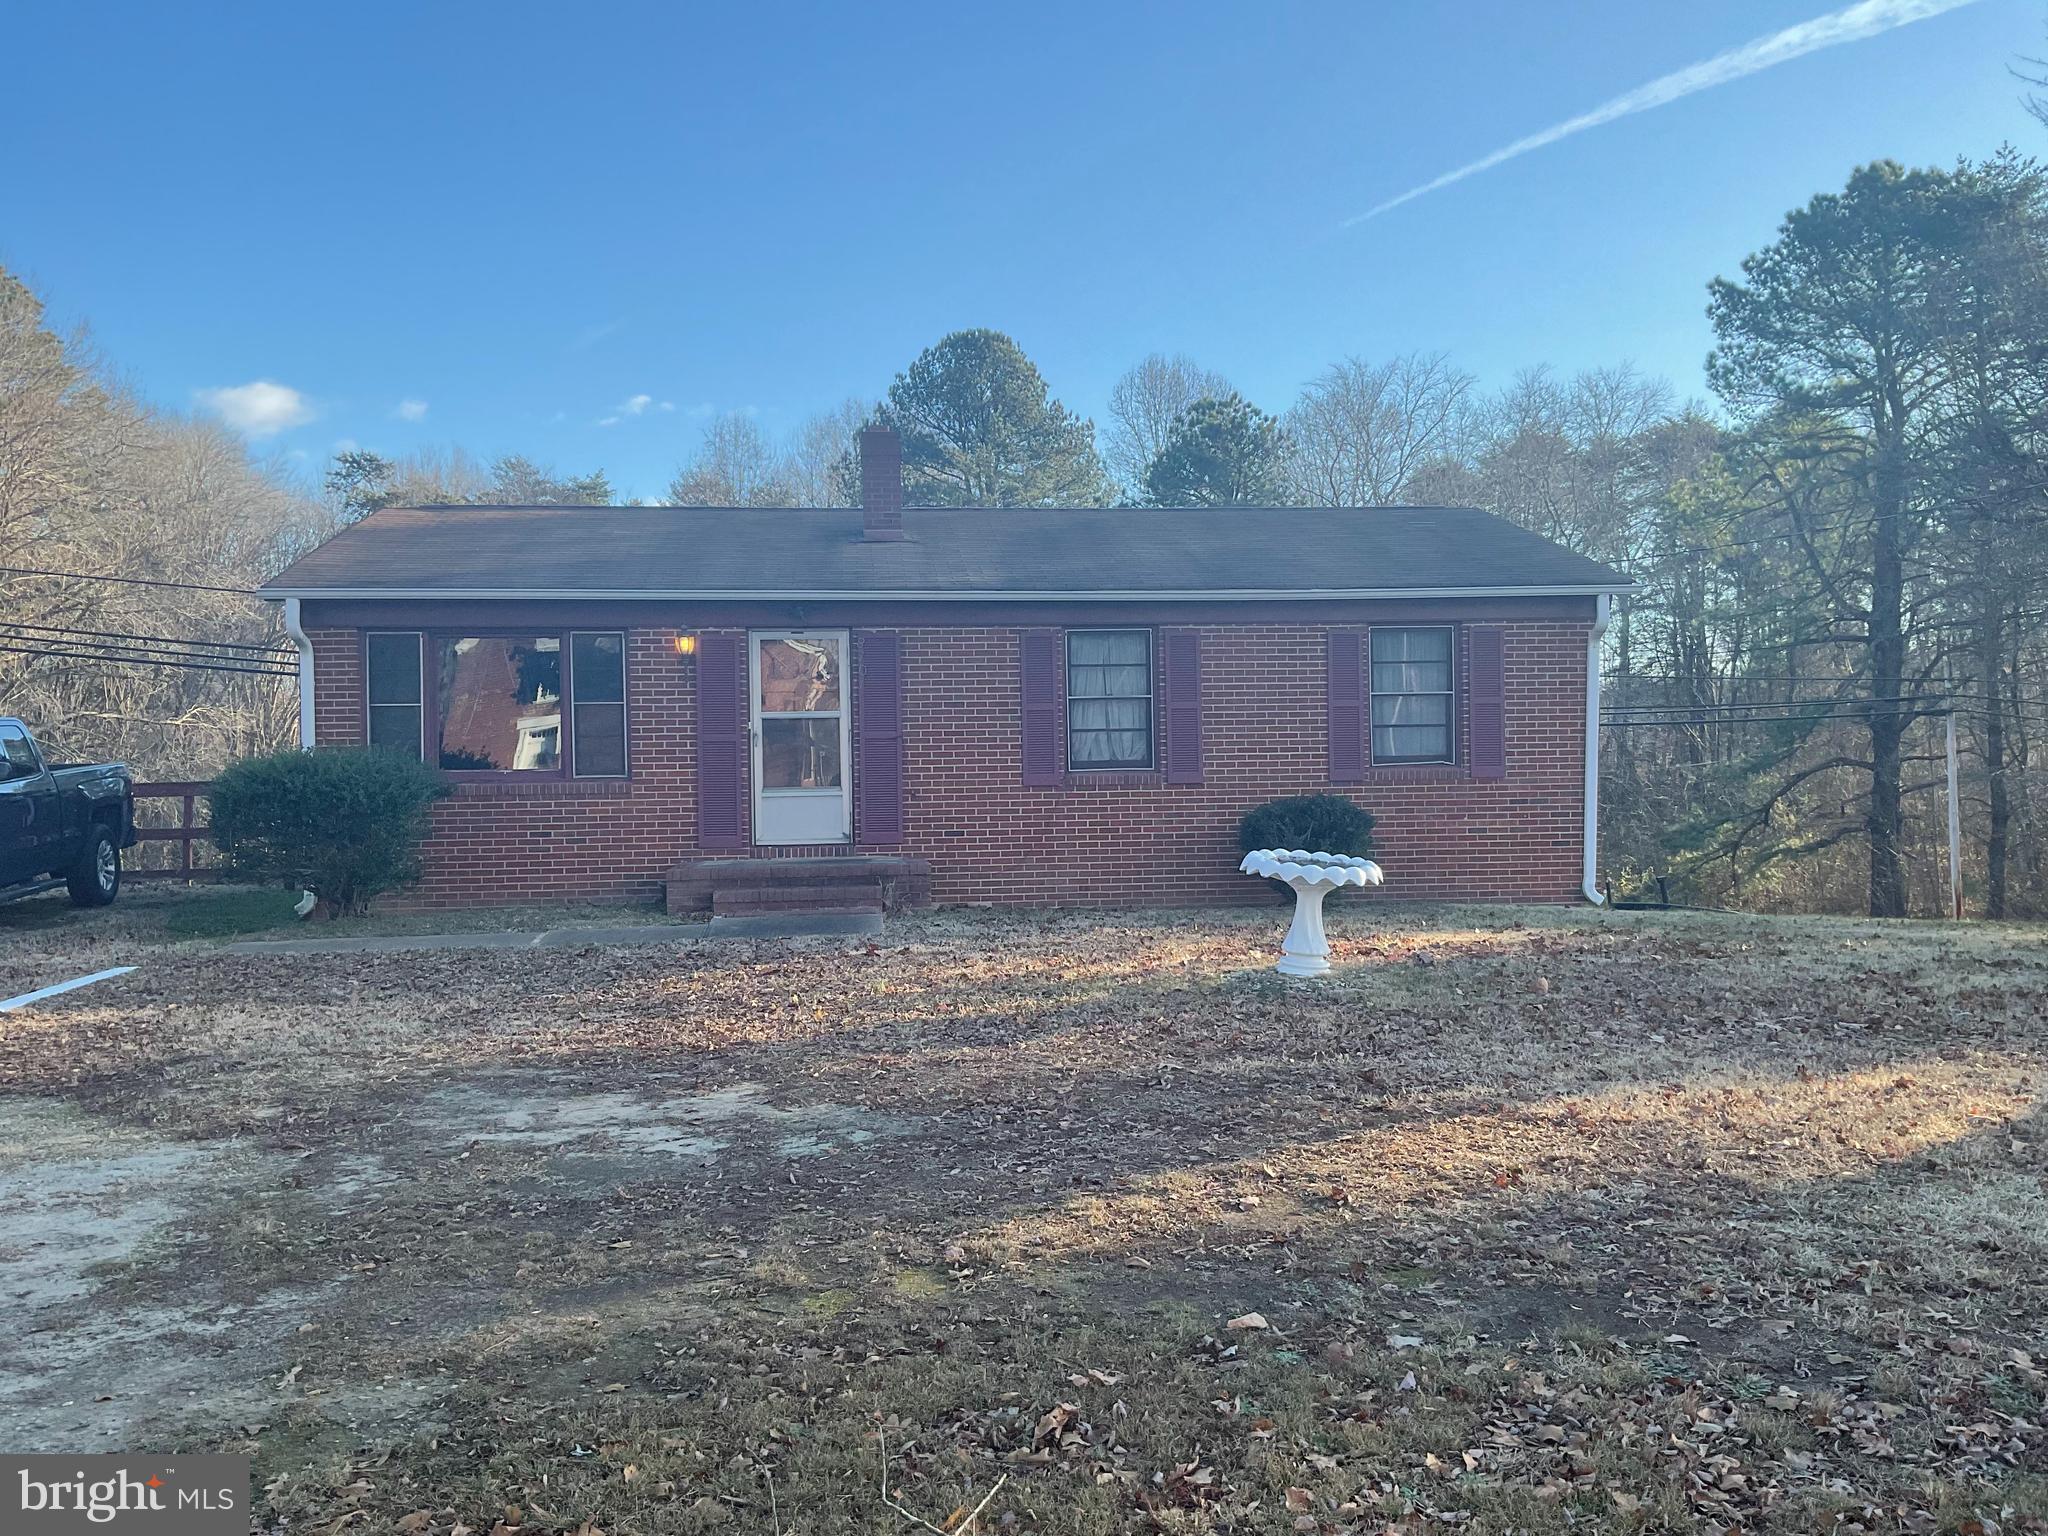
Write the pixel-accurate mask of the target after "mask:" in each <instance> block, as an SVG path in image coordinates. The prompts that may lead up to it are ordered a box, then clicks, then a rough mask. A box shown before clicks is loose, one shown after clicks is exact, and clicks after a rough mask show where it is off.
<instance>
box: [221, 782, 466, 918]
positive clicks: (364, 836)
mask: <svg viewBox="0 0 2048 1536" xmlns="http://www.w3.org/2000/svg"><path fill="white" fill-rule="evenodd" d="M448 793H449V788H448V782H447V780H445V779H443V778H442V777H441V775H440V774H439V773H437V772H435V771H434V770H433V769H432V768H429V767H427V766H426V764H424V763H422V762H420V761H419V760H418V759H416V758H411V757H407V756H405V755H404V754H403V753H399V752H391V751H387V750H383V749H379V748H364V747H346V748H327V749H323V750H321V751H318V752H298V751H285V752H273V753H271V754H270V755H268V756H267V757H245V758H243V759H242V760H241V761H240V762H237V763H231V764H230V765H229V766H228V767H227V769H226V770H225V771H224V772H223V773H222V774H221V775H220V777H219V778H217V779H215V780H214V783H213V794H212V804H213V835H214V839H215V841H216V842H217V843H218V844H219V845H220V850H221V853H222V855H223V857H224V858H225V859H226V860H227V863H228V865H229V867H230V868H232V869H233V870H234V871H235V872H236V873H237V874H241V875H246V876H248V877H249V878H250V879H252V880H256V881H260V882H263V883H266V884H269V883H275V884H279V885H285V886H289V887H292V888H294V889H299V890H308V891H311V892H312V893H313V894H314V895H315V896H317V897H318V898H319V899H320V900H321V902H322V903H324V904H325V906H326V907H327V910H329V911H330V912H340V913H354V912H361V911H363V910H364V909H365V908H366V907H368V906H369V904H370V898H371V897H373V896H376V895H378V894H379V893H380V892H383V891H388V890H391V889H393V888H395V887H397V886H401V885H404V884H406V883H407V882H408V881H412V880H417V879H418V878H419V874H420V860H419V851H420V843H421V841H422V840H423V839H424V838H425V837H426V835H427V827H428V823H429V818H428V808H429V807H430V806H432V805H433V803H434V802H435V801H436V800H439V799H441V798H442V797H444V796H445V795H447V794H448Z"/></svg>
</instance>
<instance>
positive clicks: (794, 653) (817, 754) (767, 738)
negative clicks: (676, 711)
mask: <svg viewBox="0 0 2048 1536" xmlns="http://www.w3.org/2000/svg"><path fill="white" fill-rule="evenodd" d="M846 638H847V637H846V631H845V630H843V629H765V630H755V631H754V632H753V633H752V634H750V635H748V636H747V661H748V666H747V672H748V675H749V676H750V677H751V678H752V679H753V683H752V687H751V689H750V690H749V692H750V696H751V700H752V713H753V721H752V723H753V731H752V736H753V769H754V841H755V842H757V843H844V842H849V841H851V840H852V837H853V799H852V796H851V794H850V793H849V781H848V775H847V756H848V752H849V733H848V730H847V717H846V688H845V677H846Z"/></svg>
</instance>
